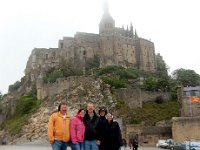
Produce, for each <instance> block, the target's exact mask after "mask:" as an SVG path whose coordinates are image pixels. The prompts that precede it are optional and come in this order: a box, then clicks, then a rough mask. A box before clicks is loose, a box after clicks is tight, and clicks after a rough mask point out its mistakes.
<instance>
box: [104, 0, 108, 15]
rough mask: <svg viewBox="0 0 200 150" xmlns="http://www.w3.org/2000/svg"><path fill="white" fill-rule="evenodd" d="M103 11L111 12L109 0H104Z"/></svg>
mask: <svg viewBox="0 0 200 150" xmlns="http://www.w3.org/2000/svg"><path fill="white" fill-rule="evenodd" d="M103 11H104V14H105V13H106V14H108V13H109V4H108V0H103Z"/></svg>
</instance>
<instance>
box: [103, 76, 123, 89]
mask: <svg viewBox="0 0 200 150" xmlns="http://www.w3.org/2000/svg"><path fill="white" fill-rule="evenodd" d="M101 79H102V80H103V81H104V82H105V83H107V84H109V85H111V86H112V87H115V88H116V89H118V88H125V87H126V84H127V82H126V81H125V80H122V79H118V78H117V77H101Z"/></svg>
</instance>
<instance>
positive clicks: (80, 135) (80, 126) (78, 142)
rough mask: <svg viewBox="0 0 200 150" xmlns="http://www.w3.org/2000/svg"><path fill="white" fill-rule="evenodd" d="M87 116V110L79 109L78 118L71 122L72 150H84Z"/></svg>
mask: <svg viewBox="0 0 200 150" xmlns="http://www.w3.org/2000/svg"><path fill="white" fill-rule="evenodd" d="M84 116H85V110H84V109H79V111H78V113H77V114H76V116H75V117H74V118H73V119H72V120H71V121H70V135H71V141H72V143H71V149H72V150H84V149H83V141H84V133H85V125H84V123H83V117H84Z"/></svg>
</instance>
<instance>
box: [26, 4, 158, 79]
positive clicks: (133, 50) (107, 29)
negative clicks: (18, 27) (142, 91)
mask: <svg viewBox="0 0 200 150" xmlns="http://www.w3.org/2000/svg"><path fill="white" fill-rule="evenodd" d="M95 58H99V67H100V68H102V67H106V66H111V65H115V66H122V67H125V68H135V69H138V70H144V71H150V72H154V71H155V70H156V58H155V48H154V43H153V42H151V41H149V40H146V39H144V38H140V37H138V35H137V33H136V31H134V29H133V26H132V24H130V27H127V29H124V27H122V28H120V27H115V20H114V19H113V18H112V16H111V15H110V13H109V6H108V2H107V1H106V2H104V13H103V16H102V19H101V21H100V23H99V34H93V33H84V32H77V33H76V34H75V35H74V37H64V38H63V39H62V40H59V42H58V48H50V49H46V48H35V49H34V50H33V51H32V54H31V56H30V57H29V60H28V62H27V66H26V69H25V74H26V75H31V76H32V77H33V78H37V77H36V76H37V75H39V74H42V72H43V71H44V70H47V68H51V67H56V66H59V65H60V64H61V63H62V62H63V61H64V62H65V63H70V64H72V66H74V67H83V68H84V67H85V65H86V63H87V61H89V60H91V59H95ZM35 70H37V73H36V72H35ZM34 72H35V73H34ZM39 72H40V73H39ZM36 74H37V75H36Z"/></svg>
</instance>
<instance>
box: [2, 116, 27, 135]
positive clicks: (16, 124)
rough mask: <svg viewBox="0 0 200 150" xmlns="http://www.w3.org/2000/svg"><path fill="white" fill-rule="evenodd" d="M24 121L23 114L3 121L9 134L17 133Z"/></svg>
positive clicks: (25, 119) (25, 121)
mask: <svg viewBox="0 0 200 150" xmlns="http://www.w3.org/2000/svg"><path fill="white" fill-rule="evenodd" d="M26 123H27V118H26V117H24V116H21V117H15V118H12V119H9V120H7V121H6V122H4V124H5V127H6V129H7V130H8V131H9V133H10V134H11V135H15V134H18V133H19V132H20V131H21V129H22V127H23V126H24V125H25V124H26Z"/></svg>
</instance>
